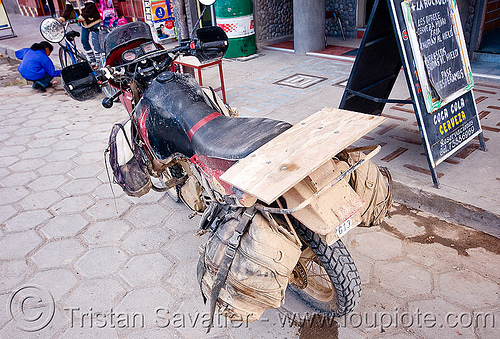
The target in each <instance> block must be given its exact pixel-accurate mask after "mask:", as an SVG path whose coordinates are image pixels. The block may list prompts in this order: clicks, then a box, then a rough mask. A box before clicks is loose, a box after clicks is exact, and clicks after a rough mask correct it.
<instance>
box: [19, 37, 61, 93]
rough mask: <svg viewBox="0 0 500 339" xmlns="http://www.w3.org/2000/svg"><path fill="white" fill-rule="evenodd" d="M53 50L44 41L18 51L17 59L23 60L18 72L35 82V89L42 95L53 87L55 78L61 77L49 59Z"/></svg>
mask: <svg viewBox="0 0 500 339" xmlns="http://www.w3.org/2000/svg"><path fill="white" fill-rule="evenodd" d="M53 50H54V47H53V46H52V45H51V44H50V43H48V42H47V41H42V42H40V43H35V44H33V45H32V46H31V47H30V48H23V49H20V50H18V51H16V57H17V58H18V59H21V60H22V61H21V64H20V65H19V67H18V68H17V70H18V71H19V73H21V75H22V77H23V78H25V79H26V80H29V81H33V88H34V89H36V90H38V91H39V92H42V93H43V92H46V91H47V90H46V88H47V87H51V86H52V83H51V80H52V79H53V78H55V77H59V76H61V71H56V69H55V67H54V63H52V60H50V58H49V55H50V53H52V51H53Z"/></svg>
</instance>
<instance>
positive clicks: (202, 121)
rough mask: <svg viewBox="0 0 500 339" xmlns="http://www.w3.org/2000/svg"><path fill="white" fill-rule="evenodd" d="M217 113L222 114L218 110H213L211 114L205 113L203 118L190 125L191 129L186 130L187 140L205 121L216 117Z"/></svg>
mask: <svg viewBox="0 0 500 339" xmlns="http://www.w3.org/2000/svg"><path fill="white" fill-rule="evenodd" d="M219 115H222V114H220V113H219V112H213V113H212V114H210V115H207V116H206V117H204V118H203V119H201V120H200V121H198V122H197V123H196V124H194V126H193V127H191V129H190V130H189V132H188V137H189V141H191V139H193V135H194V134H195V133H196V132H197V131H198V130H199V129H200V128H202V127H203V126H204V125H205V124H206V123H207V122H209V121H211V120H213V119H215V118H217V117H218V116H219Z"/></svg>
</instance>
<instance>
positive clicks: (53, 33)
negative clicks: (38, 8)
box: [40, 18, 65, 43]
mask: <svg viewBox="0 0 500 339" xmlns="http://www.w3.org/2000/svg"><path fill="white" fill-rule="evenodd" d="M40 34H42V37H43V38H44V39H45V40H47V41H48V42H53V43H59V42H61V41H62V40H63V39H64V34H65V33H64V26H63V25H62V24H61V23H60V22H59V21H58V20H56V19H54V18H46V19H43V21H42V22H41V23H40Z"/></svg>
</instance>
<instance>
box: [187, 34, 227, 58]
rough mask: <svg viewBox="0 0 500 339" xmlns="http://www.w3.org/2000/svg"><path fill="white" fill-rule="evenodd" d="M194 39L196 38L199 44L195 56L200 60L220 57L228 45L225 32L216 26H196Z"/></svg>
mask: <svg viewBox="0 0 500 339" xmlns="http://www.w3.org/2000/svg"><path fill="white" fill-rule="evenodd" d="M195 39H197V40H198V46H199V48H198V49H197V50H196V57H197V58H198V60H200V62H206V61H211V60H217V59H222V58H223V57H224V54H226V51H227V48H228V46H229V39H228V37H227V35H226V32H224V30H223V29H222V28H220V27H218V26H209V27H202V28H198V29H197V30H196V31H195Z"/></svg>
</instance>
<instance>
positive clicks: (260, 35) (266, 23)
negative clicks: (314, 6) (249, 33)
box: [253, 0, 293, 44]
mask: <svg viewBox="0 0 500 339" xmlns="http://www.w3.org/2000/svg"><path fill="white" fill-rule="evenodd" d="M253 9H254V21H255V30H256V31H255V34H256V39H257V42H258V43H264V44H266V43H267V42H270V41H278V40H280V38H281V40H282V38H284V37H291V36H293V0H253Z"/></svg>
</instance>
